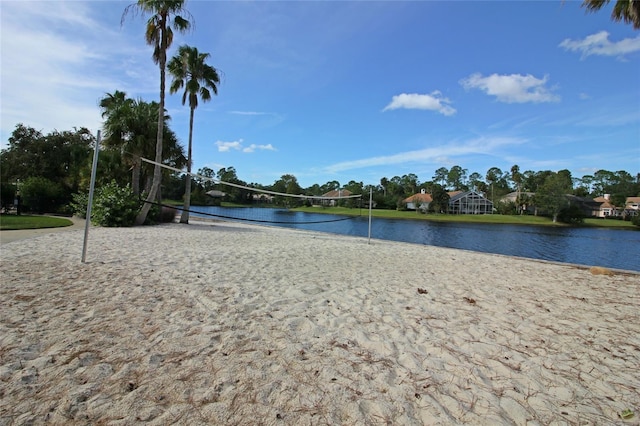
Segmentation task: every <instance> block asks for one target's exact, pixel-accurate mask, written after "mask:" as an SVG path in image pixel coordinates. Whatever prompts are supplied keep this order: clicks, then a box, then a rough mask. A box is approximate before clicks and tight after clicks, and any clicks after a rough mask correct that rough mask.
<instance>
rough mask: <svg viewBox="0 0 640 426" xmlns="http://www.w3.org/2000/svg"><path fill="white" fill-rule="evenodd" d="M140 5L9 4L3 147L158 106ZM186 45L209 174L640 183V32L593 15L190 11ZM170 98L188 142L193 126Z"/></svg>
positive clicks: (339, 5)
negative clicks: (518, 176) (202, 81)
mask: <svg viewBox="0 0 640 426" xmlns="http://www.w3.org/2000/svg"><path fill="white" fill-rule="evenodd" d="M130 3H131V2H127V1H125V2H121V1H87V2H83V1H71V2H63V1H45V2H35V1H24V2H18V1H5V0H2V1H0V15H1V34H0V36H1V39H2V41H1V43H2V44H1V48H2V50H1V59H2V62H1V76H0V78H1V85H0V90H1V96H0V101H1V104H0V109H1V111H2V116H1V132H2V139H1V141H2V146H6V143H7V140H8V138H9V136H10V134H11V132H12V131H13V129H14V128H15V125H16V124H17V123H20V122H21V123H24V124H25V125H28V126H32V127H35V128H36V129H38V130H42V131H43V132H45V133H47V132H50V131H52V130H53V129H58V130H70V129H72V128H73V127H88V128H89V129H91V130H92V131H93V132H94V133H95V131H97V130H98V129H99V128H100V126H101V117H100V110H99V108H98V107H97V105H98V101H99V99H100V98H101V97H102V96H104V94H105V93H107V92H113V91H115V90H123V91H125V92H126V93H127V94H128V95H129V96H130V97H134V98H138V97H140V98H142V99H144V100H147V101H152V100H158V90H159V89H158V88H159V72H158V70H157V67H156V66H155V65H154V64H153V62H152V61H151V48H150V47H149V46H147V45H146V44H145V42H144V38H143V31H144V22H145V21H144V19H143V18H141V17H139V16H138V17H135V16H129V17H128V18H127V19H126V20H125V22H124V24H123V25H122V26H121V25H120V20H121V17H122V12H123V10H124V8H125V7H126V6H127V5H128V4H130ZM186 8H187V9H188V10H189V11H190V12H191V14H192V16H193V18H194V21H195V27H194V28H193V30H192V31H191V32H190V33H188V34H186V35H176V37H175V39H174V44H173V47H172V49H171V50H170V53H169V54H170V55H173V54H174V53H175V51H176V49H177V47H178V46H179V45H181V44H189V45H192V46H196V47H198V49H199V50H200V51H201V52H208V53H210V54H211V59H210V61H209V63H210V65H213V66H215V67H216V68H218V69H219V70H221V72H222V74H223V80H222V83H221V84H220V87H219V95H218V96H217V97H214V98H213V99H212V101H211V102H209V103H200V106H199V107H198V109H197V110H196V113H195V125H194V151H193V154H194V170H196V169H198V168H201V167H204V166H207V167H211V168H213V169H214V170H216V171H217V170H218V169H219V168H221V167H230V166H233V167H235V169H236V171H237V174H238V177H239V178H240V179H242V180H244V181H247V182H256V183H261V184H272V183H273V182H274V181H276V180H277V179H278V178H279V177H280V176H282V175H283V174H293V175H295V176H296V177H297V178H298V181H299V183H300V184H301V185H302V186H303V187H307V186H310V185H312V184H314V183H318V184H324V183H326V182H328V181H333V180H337V181H339V182H340V183H341V184H343V185H344V184H346V183H348V182H349V181H351V180H355V181H358V182H364V183H365V184H378V183H379V182H380V178H382V177H387V178H392V177H393V176H402V175H405V174H408V173H414V174H416V175H417V176H418V178H419V180H420V181H421V182H424V181H429V180H431V179H432V177H433V175H434V172H435V170H436V169H438V168H440V167H447V168H451V167H452V166H454V165H459V166H461V167H463V168H465V169H467V170H468V172H469V173H473V172H479V173H481V174H482V175H483V176H484V175H485V173H486V171H487V170H488V169H489V168H491V167H499V168H501V169H502V170H504V171H507V170H509V169H510V168H511V166H512V165H514V164H517V165H519V166H520V170H521V171H525V170H534V171H540V170H553V171H557V170H560V169H569V170H570V171H571V172H572V174H573V176H574V177H581V176H583V175H584V174H592V173H594V172H595V171H597V170H599V169H606V170H611V171H618V170H626V171H628V172H630V173H632V174H634V175H635V173H638V172H640V31H634V30H633V29H632V27H631V26H630V25H627V24H623V23H615V22H612V21H611V19H610V6H609V7H607V8H605V9H604V10H602V11H601V12H599V13H595V14H587V13H586V12H585V10H584V9H582V8H581V7H580V2H575V1H561V0H557V1H535V2H533V1H532V2H521V1H509V2H507V1H470V2H461V1H448V2H444V1H411V2H409V1H407V2H404V1H376V2H368V1H358V2H355V1H344V2H341V1H333V2H298V1H289V2H276V1H273V2H271V1H262V2H232V1H225V2H215V1H195V0H192V1H187V3H186ZM180 101H181V95H178V94H176V95H171V96H168V98H167V108H168V111H169V114H170V115H171V117H172V121H171V127H172V129H173V130H174V131H175V132H176V133H177V134H178V136H179V138H180V140H181V141H182V142H183V144H185V145H186V143H187V140H188V120H189V111H188V108H187V107H183V106H182V105H181V103H180Z"/></svg>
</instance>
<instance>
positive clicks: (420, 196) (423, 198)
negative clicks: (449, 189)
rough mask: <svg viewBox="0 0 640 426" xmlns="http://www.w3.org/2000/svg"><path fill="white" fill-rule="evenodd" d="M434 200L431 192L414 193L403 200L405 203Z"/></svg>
mask: <svg viewBox="0 0 640 426" xmlns="http://www.w3.org/2000/svg"><path fill="white" fill-rule="evenodd" d="M432 201H433V198H432V197H431V194H413V195H412V196H411V197H408V198H405V199H404V200H402V202H403V203H430V202H432Z"/></svg>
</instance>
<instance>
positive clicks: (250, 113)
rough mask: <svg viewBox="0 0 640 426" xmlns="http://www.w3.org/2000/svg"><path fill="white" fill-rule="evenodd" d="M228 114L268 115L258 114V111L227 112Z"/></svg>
mask: <svg viewBox="0 0 640 426" xmlns="http://www.w3.org/2000/svg"><path fill="white" fill-rule="evenodd" d="M229 114H236V115H268V114H269V113H268V112H258V111H229Z"/></svg>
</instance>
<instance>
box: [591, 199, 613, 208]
mask: <svg viewBox="0 0 640 426" xmlns="http://www.w3.org/2000/svg"><path fill="white" fill-rule="evenodd" d="M593 201H595V202H596V203H600V208H605V209H613V208H615V206H614V205H613V204H611V202H610V201H609V200H608V199H606V198H604V197H596V198H594V199H593Z"/></svg>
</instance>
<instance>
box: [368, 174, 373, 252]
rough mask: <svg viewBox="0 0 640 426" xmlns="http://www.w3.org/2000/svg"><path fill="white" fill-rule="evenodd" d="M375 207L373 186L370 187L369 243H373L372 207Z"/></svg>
mask: <svg viewBox="0 0 640 426" xmlns="http://www.w3.org/2000/svg"><path fill="white" fill-rule="evenodd" d="M372 207H373V186H371V187H369V240H368V241H367V244H371V209H372Z"/></svg>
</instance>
